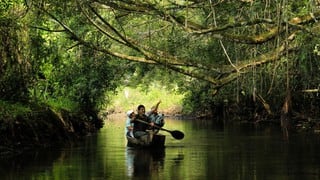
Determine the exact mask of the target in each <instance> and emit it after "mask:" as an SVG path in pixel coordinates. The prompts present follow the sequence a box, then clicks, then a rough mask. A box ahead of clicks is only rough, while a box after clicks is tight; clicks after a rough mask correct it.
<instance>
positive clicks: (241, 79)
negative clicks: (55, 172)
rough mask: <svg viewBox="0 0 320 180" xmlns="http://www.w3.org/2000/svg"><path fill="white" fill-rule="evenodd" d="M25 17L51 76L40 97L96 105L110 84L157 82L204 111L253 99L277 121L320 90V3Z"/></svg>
mask: <svg viewBox="0 0 320 180" xmlns="http://www.w3.org/2000/svg"><path fill="white" fill-rule="evenodd" d="M21 5H22V4H21ZM25 9H26V10H28V15H29V16H28V18H30V19H32V20H33V21H29V22H28V25H29V27H30V28H31V29H32V31H31V32H32V33H31V34H34V33H35V32H36V34H35V35H34V36H30V37H34V38H35V41H33V42H34V43H37V42H41V43H40V44H38V45H37V46H36V48H35V47H34V46H33V50H32V54H33V55H34V54H37V53H35V52H36V51H38V55H37V56H38V57H34V59H37V61H35V62H36V63H35V62H34V63H35V64H37V68H39V69H40V71H37V74H38V75H39V74H42V75H44V76H45V81H41V80H39V81H37V82H36V86H34V87H35V88H34V90H35V91H34V92H37V94H39V93H40V91H41V93H44V92H46V93H49V92H50V91H51V92H50V93H51V95H54V94H59V93H60V94H61V93H62V94H63V93H64V95H66V96H69V95H70V94H69V95H67V94H68V93H72V94H76V93H80V92H81V93H80V94H83V95H84V94H85V97H84V98H85V99H97V98H98V97H100V96H101V95H102V94H103V93H102V91H103V90H104V89H105V88H106V89H109V90H112V89H114V87H115V86H116V82H115V81H113V80H116V79H119V80H123V79H127V80H128V79H131V80H132V79H134V78H135V77H137V76H141V77H150V79H152V78H157V77H158V78H159V79H161V78H162V79H163V78H165V79H166V81H175V83H177V84H179V87H180V90H182V91H188V92H191V93H190V98H191V99H194V100H193V102H194V101H195V99H198V100H199V101H198V102H197V104H198V105H199V106H197V107H199V108H203V107H201V104H204V103H206V104H208V103H209V104H210V103H211V102H214V101H223V100H224V99H231V100H233V101H237V102H240V101H243V100H242V99H241V98H242V96H250V97H251V96H252V97H253V98H254V101H256V100H258V101H260V102H261V103H265V104H264V105H265V106H264V107H268V106H267V104H268V103H269V104H272V108H274V109H271V110H273V111H280V110H281V107H282V101H285V99H291V98H287V95H288V94H290V96H291V95H293V96H294V99H295V102H298V101H303V102H307V101H309V100H307V99H308V98H309V95H304V94H303V93H301V91H302V90H305V89H308V88H317V87H318V86H319V84H320V79H319V77H318V76H312V75H314V74H318V73H319V61H318V60H319V35H320V34H319V32H320V31H319V27H320V26H319V25H320V24H319V18H320V10H319V1H317V0H311V1H310V0H306V1H304V0H303V1H287V0H276V1H271V0H263V1H256V0H252V1H244V0H238V1H227V0H221V1H211V0H197V1H193V0H187V1H183V0H181V1H166V0H148V1H133V0H125V1H120V0H119V1H118V0H114V1H100V0H72V1H61V0H57V1H46V0H42V1H37V0H28V1H25ZM31 14H32V15H31ZM33 30H34V31H33ZM38 40H40V41H38ZM37 48H38V50H37ZM40 60H41V62H39V61H40ZM34 67H36V66H34ZM102 67H105V68H106V69H107V70H105V69H104V68H102ZM156 67H157V68H161V69H163V70H165V71H159V70H156ZM100 68H101V69H100ZM79 72H81V73H79ZM106 72H108V74H105V73H106ZM126 74H134V75H133V76H126ZM159 74H161V75H162V76H161V75H160V76H159ZM177 74H179V75H177ZM181 75H184V76H181ZM93 77H94V78H93ZM102 77H108V78H107V79H101V78H102ZM123 77H125V78H123ZM184 77H188V78H187V79H185V78H184ZM104 80H105V81H104ZM3 81H4V80H3ZM48 81H50V83H48ZM97 82H100V83H106V84H108V85H106V86H104V85H101V84H100V83H97ZM43 83H44V84H43ZM46 83H47V84H46ZM117 83H121V81H119V82H117ZM49 84H50V85H49ZM168 84H169V83H168ZM92 85H94V86H92ZM80 87H83V88H84V89H82V88H80ZM88 87H90V88H88ZM41 88H43V89H41ZM97 91H98V92H97ZM84 92H86V93H84ZM289 92H290V93H289ZM218 93H219V96H216V95H217V94H218ZM88 94H89V96H90V98H86V96H87V95H88ZM196 94H197V95H199V94H202V95H201V98H197V96H194V97H192V96H193V95H196ZM70 96H72V95H70ZM77 97H79V96H74V98H77ZM305 98H306V99H305ZM190 103H192V102H190ZM94 104H95V103H94ZM293 106H294V104H293ZM269 107H270V106H269Z"/></svg>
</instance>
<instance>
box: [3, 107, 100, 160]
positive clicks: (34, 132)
mask: <svg viewBox="0 0 320 180" xmlns="http://www.w3.org/2000/svg"><path fill="white" fill-rule="evenodd" d="M102 122H103V121H102V120H101V119H96V118H93V117H90V116H88V115H86V114H85V113H82V112H76V113H71V112H68V111H66V110H53V109H51V108H49V107H41V108H36V109H33V110H32V111H30V112H28V113H25V114H20V115H18V116H16V117H10V116H8V115H7V116H2V117H0V139H1V144H0V156H1V155H2V156H3V155H8V154H16V153H20V152H22V151H24V150H27V149H30V148H38V147H39V148H42V147H50V146H53V145H63V144H66V143H72V142H74V141H76V140H79V139H80V138H82V137H84V136H86V135H89V134H90V133H94V132H96V131H97V130H99V129H100V128H101V127H102Z"/></svg>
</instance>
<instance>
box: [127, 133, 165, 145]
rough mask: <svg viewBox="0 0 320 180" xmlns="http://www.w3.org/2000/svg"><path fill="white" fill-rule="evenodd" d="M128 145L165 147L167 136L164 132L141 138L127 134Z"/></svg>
mask: <svg viewBox="0 0 320 180" xmlns="http://www.w3.org/2000/svg"><path fill="white" fill-rule="evenodd" d="M126 137H127V141H128V143H127V146H128V147H144V148H146V147H148V148H163V147H164V144H165V140H166V136H165V135H162V134H152V135H145V136H142V137H140V138H139V139H137V138H134V137H130V136H126Z"/></svg>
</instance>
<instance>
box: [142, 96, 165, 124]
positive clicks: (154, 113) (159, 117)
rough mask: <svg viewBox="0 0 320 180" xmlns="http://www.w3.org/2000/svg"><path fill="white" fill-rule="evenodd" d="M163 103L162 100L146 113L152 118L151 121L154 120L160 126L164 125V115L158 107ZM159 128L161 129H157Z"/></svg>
mask: <svg viewBox="0 0 320 180" xmlns="http://www.w3.org/2000/svg"><path fill="white" fill-rule="evenodd" d="M160 103H161V100H160V101H159V102H158V103H157V104H156V105H155V106H152V107H151V110H150V111H148V112H147V113H146V115H147V116H148V117H149V118H150V119H151V122H153V123H154V124H155V125H156V126H158V127H163V126H164V123H165V122H164V115H163V114H161V113H158V107H159V104H160ZM157 130H159V129H157Z"/></svg>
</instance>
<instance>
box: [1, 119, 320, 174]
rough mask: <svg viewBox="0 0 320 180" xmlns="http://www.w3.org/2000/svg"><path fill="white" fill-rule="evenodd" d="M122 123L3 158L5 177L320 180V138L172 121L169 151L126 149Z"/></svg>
mask: <svg viewBox="0 0 320 180" xmlns="http://www.w3.org/2000/svg"><path fill="white" fill-rule="evenodd" d="M123 124H124V122H123V121H120V120H119V121H109V122H108V123H106V126H105V128H103V129H102V130H101V131H100V132H99V133H98V134H96V135H94V136H91V137H87V138H86V139H85V140H84V141H83V142H81V143H80V144H77V145H74V146H70V147H64V148H61V149H58V148H53V149H52V151H50V150H39V151H33V153H25V154H21V156H19V157H16V158H7V159H4V158H3V159H0V177H1V179H2V180H3V179H35V180H36V179H64V180H65V179H71V180H73V179H77V180H80V179H139V180H140V179H232V180H242V179H246V180H247V179H273V180H277V179H279V180H280V179H281V180H282V179H306V180H307V179H320V163H319V162H320V153H319V151H320V138H319V136H311V135H306V136H302V135H301V134H299V135H298V134H297V135H295V136H291V138H290V139H289V140H288V141H285V140H283V138H282V134H281V131H279V130H275V131H273V130H271V129H268V130H265V131H263V130H260V129H259V130H255V129H252V128H251V127H241V126H230V127H225V128H223V129H216V128H214V125H212V124H211V123H210V121H205V120H203V121H202V120H201V121H188V120H184V121H180V120H167V124H166V128H167V129H177V130H181V131H183V132H184V133H185V135H186V136H185V138H184V139H183V140H180V141H179V140H176V139H174V138H173V137H171V136H170V134H165V132H163V133H164V134H165V135H167V138H166V147H165V148H164V149H156V150H150V149H149V150H148V149H134V148H128V147H126V139H125V137H124V136H123Z"/></svg>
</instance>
